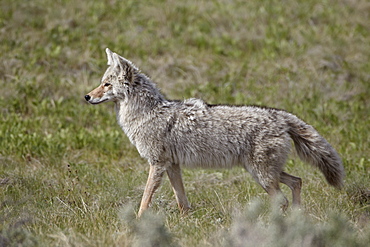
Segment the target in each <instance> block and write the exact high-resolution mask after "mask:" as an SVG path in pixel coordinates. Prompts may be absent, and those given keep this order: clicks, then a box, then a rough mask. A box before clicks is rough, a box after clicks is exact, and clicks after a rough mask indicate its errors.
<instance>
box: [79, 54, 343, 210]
mask: <svg viewBox="0 0 370 247" xmlns="http://www.w3.org/2000/svg"><path fill="white" fill-rule="evenodd" d="M106 53H107V58H108V65H109V67H108V69H107V70H106V72H105V74H104V76H103V78H102V80H101V84H100V85H99V86H98V87H97V88H96V89H94V90H93V91H91V92H90V93H88V94H87V95H85V99H86V100H87V101H88V102H89V103H91V104H100V103H103V102H108V101H113V102H114V103H115V106H116V108H115V109H116V114H117V120H118V123H119V125H120V126H121V128H122V129H123V131H124V132H125V133H126V135H127V136H128V138H129V139H130V141H131V143H132V144H134V145H135V146H136V148H137V150H138V151H139V153H140V155H141V156H142V157H144V158H146V159H147V160H148V162H149V165H150V170H149V176H148V181H147V183H146V187H145V191H144V195H143V198H142V200H141V205H140V210H139V213H138V215H139V216H140V215H141V214H142V212H143V211H144V210H145V209H147V208H148V207H149V204H150V202H151V199H152V196H153V194H154V192H155V191H156V189H157V188H158V187H159V185H160V182H161V179H162V176H163V174H164V173H165V172H166V173H167V175H168V177H169V179H170V182H171V185H172V187H173V190H174V192H175V195H176V200H177V203H178V206H179V208H180V210H182V211H187V210H188V209H189V208H190V204H189V202H188V199H187V198H186V195H185V190H184V186H183V182H182V178H181V169H180V165H181V166H185V167H203V168H220V167H221V168H222V167H224V168H229V167H232V166H242V167H244V168H245V169H246V170H247V171H248V172H249V173H251V175H252V177H253V178H254V179H255V180H256V181H257V182H258V183H259V184H260V185H261V186H262V188H263V189H264V190H265V191H266V192H267V193H268V194H269V195H270V196H275V195H278V194H282V193H281V191H280V187H279V183H284V184H286V185H287V186H288V187H289V188H290V189H291V190H292V194H293V204H296V205H299V204H300V202H301V198H300V193H301V185H302V180H301V178H299V177H295V176H292V175H290V174H288V173H286V172H284V171H283V168H284V164H285V162H286V159H287V157H288V154H289V152H290V149H291V147H290V146H291V145H290V143H291V140H293V142H294V146H295V149H296V150H297V153H298V155H299V157H300V158H301V159H302V160H304V161H306V162H307V163H309V164H311V165H312V166H314V167H317V168H318V169H320V171H321V172H322V173H323V174H324V176H325V178H326V180H327V182H328V183H329V184H330V185H332V186H334V187H337V188H340V187H341V186H342V184H343V177H344V169H343V166H342V161H341V159H340V157H339V155H338V154H337V152H336V151H335V150H334V148H333V147H332V146H331V145H330V144H329V143H328V142H327V141H326V140H325V139H324V138H323V137H322V136H320V135H319V133H318V132H317V131H316V130H315V129H314V128H313V127H312V126H310V125H308V124H307V123H305V122H303V121H302V120H301V119H299V118H298V117H296V116H295V115H293V114H290V113H288V112H285V111H283V110H278V109H272V108H264V107H256V106H228V105H209V104H207V103H205V102H203V101H202V100H200V99H187V100H184V101H171V100H167V99H165V98H164V97H163V96H162V94H161V93H160V92H159V90H158V89H157V87H156V86H155V84H154V83H153V82H151V80H150V79H149V78H148V77H147V76H145V75H144V74H142V73H141V72H140V71H139V69H138V68H137V67H136V66H135V65H133V64H132V63H131V62H130V61H128V60H127V59H125V58H123V57H121V56H119V55H117V54H116V53H113V52H111V51H110V50H109V49H106ZM287 205H288V201H287V199H286V198H285V197H284V202H283V205H282V206H283V207H287Z"/></svg>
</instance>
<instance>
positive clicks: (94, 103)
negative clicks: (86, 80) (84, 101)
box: [89, 99, 108, 105]
mask: <svg viewBox="0 0 370 247" xmlns="http://www.w3.org/2000/svg"><path fill="white" fill-rule="evenodd" d="M107 100H108V99H104V100H102V101H98V102H93V101H89V103H90V104H92V105H98V104H101V103H103V102H105V101H107Z"/></svg>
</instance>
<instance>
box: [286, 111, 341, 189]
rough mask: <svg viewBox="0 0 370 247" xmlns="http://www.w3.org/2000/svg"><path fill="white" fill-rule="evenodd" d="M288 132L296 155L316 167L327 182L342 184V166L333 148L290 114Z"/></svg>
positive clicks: (338, 186) (310, 127)
mask: <svg viewBox="0 0 370 247" xmlns="http://www.w3.org/2000/svg"><path fill="white" fill-rule="evenodd" d="M287 122H288V125H289V127H290V128H289V130H288V133H289V135H290V137H291V138H292V139H293V142H294V146H295V148H296V150H297V153H298V156H299V157H300V158H301V159H302V160H303V161H305V162H307V163H309V164H311V165H313V166H315V167H317V168H319V169H320V171H321V172H322V173H323V174H324V176H325V178H326V180H327V182H328V183H329V184H330V185H332V186H334V187H336V188H338V189H339V188H341V187H342V186H343V178H344V168H343V165H342V160H341V158H340V157H339V155H338V153H337V152H336V151H335V149H334V148H333V147H332V146H331V145H330V144H329V143H328V142H327V141H326V140H325V138H324V137H322V136H321V135H320V134H319V133H318V132H317V131H316V130H315V129H314V128H313V127H312V126H310V125H308V124H306V123H305V122H303V121H302V120H300V119H299V118H297V117H295V116H294V115H292V114H289V116H288V121H287Z"/></svg>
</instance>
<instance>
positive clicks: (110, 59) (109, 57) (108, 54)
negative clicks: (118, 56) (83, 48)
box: [105, 48, 113, 66]
mask: <svg viewBox="0 0 370 247" xmlns="http://www.w3.org/2000/svg"><path fill="white" fill-rule="evenodd" d="M105 52H106V53H107V59H108V62H107V64H108V65H109V66H110V65H113V57H112V56H113V52H112V51H111V50H109V48H107V49H105Z"/></svg>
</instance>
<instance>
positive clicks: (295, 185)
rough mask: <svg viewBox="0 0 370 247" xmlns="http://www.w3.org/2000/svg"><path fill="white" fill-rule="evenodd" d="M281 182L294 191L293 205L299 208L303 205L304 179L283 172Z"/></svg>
mask: <svg viewBox="0 0 370 247" xmlns="http://www.w3.org/2000/svg"><path fill="white" fill-rule="evenodd" d="M280 182H281V183H283V184H286V185H287V186H288V187H289V188H290V189H291V190H292V194H293V205H295V206H299V205H300V204H301V187H302V179H301V178H299V177H295V176H293V175H290V174H288V173H286V172H281V174H280Z"/></svg>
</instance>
